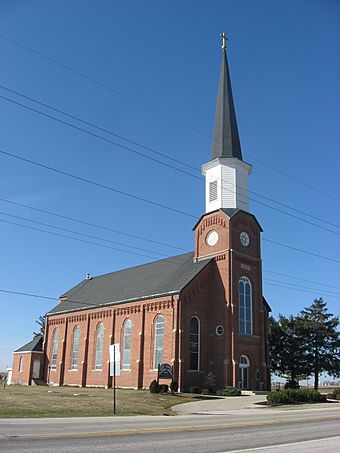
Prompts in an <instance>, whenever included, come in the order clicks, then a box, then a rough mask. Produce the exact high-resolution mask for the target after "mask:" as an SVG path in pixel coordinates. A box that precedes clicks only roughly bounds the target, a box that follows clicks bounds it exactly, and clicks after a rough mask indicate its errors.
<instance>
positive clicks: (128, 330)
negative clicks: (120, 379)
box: [122, 319, 132, 370]
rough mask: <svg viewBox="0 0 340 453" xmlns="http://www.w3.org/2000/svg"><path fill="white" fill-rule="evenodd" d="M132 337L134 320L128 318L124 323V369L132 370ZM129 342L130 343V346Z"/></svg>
mask: <svg viewBox="0 0 340 453" xmlns="http://www.w3.org/2000/svg"><path fill="white" fill-rule="evenodd" d="M131 337H132V321H131V319H126V320H125V322H124V324H123V351H122V370H130V367H131ZM127 340H128V341H127ZM127 343H128V345H129V346H128V347H127Z"/></svg>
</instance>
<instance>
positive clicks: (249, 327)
mask: <svg viewBox="0 0 340 453" xmlns="http://www.w3.org/2000/svg"><path fill="white" fill-rule="evenodd" d="M241 285H243V291H240V286H241ZM247 285H248V287H249V295H248V294H247ZM238 304H239V331H240V333H241V334H243V335H252V334H253V290H252V285H251V281H250V280H249V278H248V277H245V276H243V277H241V278H240V280H239V282H238ZM247 310H249V316H248V315H247Z"/></svg>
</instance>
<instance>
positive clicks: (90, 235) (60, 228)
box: [0, 211, 170, 258]
mask: <svg viewBox="0 0 340 453" xmlns="http://www.w3.org/2000/svg"><path fill="white" fill-rule="evenodd" d="M0 214H2V215H5V216H8V217H12V218H15V219H19V220H24V221H26V222H31V223H36V224H37V225H42V226H47V227H49V228H55V229H57V230H60V231H65V232H67V233H72V234H78V235H80V236H84V237H88V238H90V239H96V240H99V241H104V242H109V243H111V244H116V245H119V246H123V247H129V248H132V249H135V250H139V251H142V252H151V253H154V254H155V255H159V256H165V257H168V258H169V257H170V255H166V254H164V253H159V252H154V251H152V250H146V249H144V248H141V247H135V246H133V245H126V244H123V243H122V242H117V241H111V240H110V239H105V238H101V237H98V236H94V235H92V234H87V233H82V232H79V231H75V230H69V229H67V228H62V227H58V226H56V225H51V224H50V223H44V222H39V221H37V220H32V219H28V218H27V217H21V216H18V215H14V214H8V213H6V212H3V211H0ZM130 253H133V252H131V251H130ZM151 258H154V257H151Z"/></svg>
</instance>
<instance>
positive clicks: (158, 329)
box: [154, 315, 164, 369]
mask: <svg viewBox="0 0 340 453" xmlns="http://www.w3.org/2000/svg"><path fill="white" fill-rule="evenodd" d="M163 350H164V318H163V316H161V315H159V316H157V318H156V320H155V354H154V368H155V369H157V368H158V365H159V364H162V363H163Z"/></svg>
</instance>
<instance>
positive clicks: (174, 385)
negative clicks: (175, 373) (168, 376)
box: [170, 381, 178, 393]
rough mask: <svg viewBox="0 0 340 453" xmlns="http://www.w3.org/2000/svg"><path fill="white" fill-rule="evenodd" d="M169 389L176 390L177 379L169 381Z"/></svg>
mask: <svg viewBox="0 0 340 453" xmlns="http://www.w3.org/2000/svg"><path fill="white" fill-rule="evenodd" d="M170 390H171V391H172V393H174V392H178V382H177V381H171V383H170Z"/></svg>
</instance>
